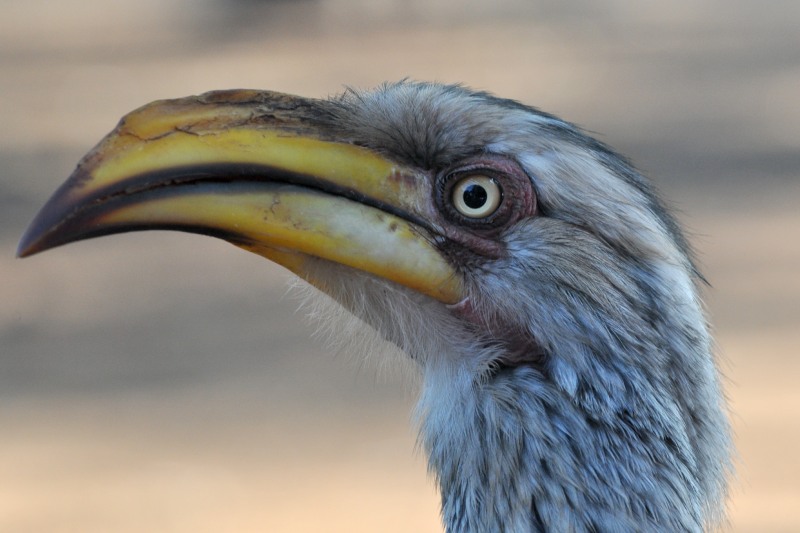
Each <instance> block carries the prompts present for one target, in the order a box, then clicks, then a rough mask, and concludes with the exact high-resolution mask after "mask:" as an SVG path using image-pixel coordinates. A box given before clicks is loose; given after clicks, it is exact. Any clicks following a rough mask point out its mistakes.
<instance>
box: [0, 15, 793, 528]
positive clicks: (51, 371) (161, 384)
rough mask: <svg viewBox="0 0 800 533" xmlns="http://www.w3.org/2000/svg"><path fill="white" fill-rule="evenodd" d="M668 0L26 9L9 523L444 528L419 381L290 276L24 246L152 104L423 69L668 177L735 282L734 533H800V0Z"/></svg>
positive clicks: (0, 102)
mask: <svg viewBox="0 0 800 533" xmlns="http://www.w3.org/2000/svg"><path fill="white" fill-rule="evenodd" d="M490 4H491V7H490ZM652 4H655V3H647V4H646V5H647V7H643V6H644V5H645V4H644V3H640V2H632V1H631V2H625V1H622V0H618V1H610V2H594V1H589V0H584V1H575V2H561V1H557V0H537V1H528V0H499V1H498V0H495V1H493V2H488V1H487V2H483V1H477V0H471V1H466V2H463V1H462V2H459V1H456V0H449V1H428V0H425V1H423V0H411V1H405V2H404V1H401V0H318V1H311V0H306V1H295V2H288V1H284V2H280V1H273V2H263V1H262V2H258V1H255V0H250V1H247V0H238V1H230V0H229V1H222V0H197V1H190V0H177V1H173V2H169V3H166V2H160V1H156V0H137V1H136V2H133V1H116V0H102V1H101V0H81V1H77V0H65V1H62V2H46V1H43V0H4V1H3V2H0V126H1V127H0V531H4V532H19V533H21V532H26V533H27V532H77V531H80V532H109V531H114V532H117V531H118V532H128V531H131V532H134V531H137V532H138V531H175V532H204V531H215V532H217V531H231V532H234V531H235V532H247V531H287V532H307V531H331V532H337V531H341V532H345V531H346V532H357V531H365V532H366V531H383V532H395V531H396V532H401V531H403V532H405V531H415V532H435V531H441V527H440V525H439V521H438V514H437V513H438V496H437V494H436V491H435V489H434V487H433V485H432V483H431V481H430V479H429V478H428V477H427V475H426V472H425V465H424V462H423V460H422V457H421V456H420V454H419V453H417V452H415V451H414V445H415V435H414V431H413V429H412V427H411V424H410V420H409V412H410V408H411V406H412V405H413V400H414V388H413V386H408V385H404V382H405V380H404V379H403V376H402V375H400V374H398V373H394V372H391V371H389V372H383V371H381V370H380V368H381V365H380V364H374V363H363V362H361V361H353V360H350V359H349V358H348V357H346V356H341V355H339V356H336V357H334V356H332V355H331V354H330V353H329V351H328V350H327V348H326V346H325V343H324V341H322V340H319V339H317V340H315V339H313V338H311V337H310V335H309V328H308V327H307V326H306V325H305V322H304V321H303V320H302V319H301V317H300V316H299V315H298V314H297V313H296V312H295V309H296V307H297V304H296V302H295V301H294V300H292V298H291V297H286V289H285V287H286V281H287V279H288V275H286V274H285V273H283V272H282V271H280V270H279V269H278V268H277V267H274V266H272V265H270V264H268V263H266V262H265V261H263V260H261V259H259V258H258V257H256V256H251V255H249V254H246V253H244V252H241V251H239V250H237V249H236V248H233V247H231V246H230V245H227V244H225V243H223V242H221V241H215V240H211V239H207V238H202V237H196V236H191V235H183V234H170V233H149V234H135V235H126V236H116V237H113V238H108V239H99V240H95V241H90V242H85V243H79V244H76V245H72V246H68V247H66V248H63V249H58V250H55V251H52V252H48V253H46V254H43V255H41V256H36V257H34V258H31V259H26V260H24V261H22V260H18V259H15V258H14V249H15V246H16V242H17V240H18V238H19V236H20V235H21V233H22V231H23V230H24V228H25V226H26V224H27V223H28V222H29V221H30V219H31V218H32V216H33V214H34V212H35V211H36V210H37V209H38V207H40V206H41V205H42V203H43V202H44V201H45V199H46V198H47V197H48V196H49V194H50V193H51V192H52V191H53V190H54V188H55V187H56V186H57V185H58V184H60V183H61V182H62V181H63V179H65V178H66V176H67V175H68V174H69V173H70V172H71V170H72V169H73V167H74V165H75V163H76V162H77V160H78V159H79V158H80V156H81V155H82V154H83V153H84V152H85V151H87V150H88V149H89V148H90V147H91V146H92V145H94V143H95V142H96V141H97V140H99V138H100V137H101V136H102V135H104V134H105V133H106V132H107V131H108V130H110V129H111V128H112V127H113V125H114V124H115V123H116V120H117V119H118V118H119V117H120V116H121V115H122V114H124V113H125V112H127V111H129V110H131V109H133V108H135V107H138V106H139V105H141V104H143V103H146V102H148V101H150V100H154V99H157V98H165V97H176V96H183V95H187V94H193V93H199V92H203V91H206V90H208V89H212V88H233V87H253V88H271V89H276V90H281V91H286V92H293V93H299V94H304V95H308V96H324V95H327V94H331V93H335V92H338V91H340V90H341V88H342V86H343V85H344V84H349V85H354V86H357V87H369V86H372V85H375V84H377V83H379V82H381V81H384V80H396V79H399V78H403V77H406V76H410V77H413V78H418V79H433V80H439V81H459V82H465V83H467V84H469V85H471V86H474V87H477V88H481V89H488V90H491V91H493V92H495V93H497V94H500V95H502V96H507V97H512V98H516V99H519V100H522V101H524V102H526V103H530V104H534V105H537V106H539V107H542V108H543V109H546V110H548V111H551V112H554V113H557V114H560V115H562V116H564V117H566V118H568V119H570V120H572V121H575V122H577V123H579V124H581V125H583V126H585V127H586V128H588V129H589V130H592V131H596V132H602V133H600V134H599V135H600V137H601V139H603V140H604V141H606V142H608V143H610V144H612V145H613V146H616V147H617V148H618V149H619V150H621V151H622V152H624V153H626V154H628V155H629V156H631V157H632V158H633V159H634V160H635V161H636V163H637V164H638V166H639V167H640V168H642V169H643V170H644V171H645V172H646V173H647V174H649V175H650V176H652V177H653V179H654V180H655V181H656V183H657V184H658V186H659V187H660V188H661V189H662V190H663V191H664V193H665V195H666V196H667V197H668V198H669V200H670V202H671V203H672V204H673V205H674V206H675V207H676V209H678V210H679V212H680V213H681V219H682V220H683V221H684V223H685V224H686V225H687V227H688V228H689V229H690V231H691V233H692V235H693V241H694V242H695V244H696V247H697V248H698V250H699V252H700V257H701V262H702V264H703V266H704V269H705V272H706V274H707V277H708V278H709V280H710V281H711V283H712V288H710V289H709V290H708V291H707V300H708V307H709V311H710V314H711V316H712V320H713V322H714V324H715V329H716V332H717V338H718V342H719V353H720V356H721V358H722V366H723V368H724V370H725V373H726V375H727V376H728V386H727V390H728V394H729V396H730V400H731V406H732V410H733V413H734V415H733V420H734V425H735V427H736V435H737V444H738V449H739V454H740V461H739V468H738V470H739V473H738V478H737V480H736V482H735V484H734V490H733V496H732V499H731V504H730V511H731V512H730V530H731V531H740V532H745V531H747V532H764V531H775V532H778V531H786V532H789V531H800V508H799V506H798V502H800V459H798V450H800V388H798V385H797V382H798V378H799V377H800V360H799V359H798V357H797V352H798V345H799V344H800V332H798V329H800V275H799V274H800V209H798V207H797V205H798V202H799V201H800V105H799V104H800V102H799V101H798V100H799V98H798V96H799V95H800V32H798V27H800V3H798V2H796V1H794V0H785V1H766V2H751V1H746V0H702V1H695V0H692V1H690V0H676V1H672V2H663V3H659V4H657V5H652Z"/></svg>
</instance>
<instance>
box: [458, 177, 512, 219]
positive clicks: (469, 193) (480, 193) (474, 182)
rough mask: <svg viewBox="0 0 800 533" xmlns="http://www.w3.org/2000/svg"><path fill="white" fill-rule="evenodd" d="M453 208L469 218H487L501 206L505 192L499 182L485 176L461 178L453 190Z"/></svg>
mask: <svg viewBox="0 0 800 533" xmlns="http://www.w3.org/2000/svg"><path fill="white" fill-rule="evenodd" d="M452 191H453V196H452V200H453V206H454V207H455V208H456V211H458V212H459V213H461V214H462V215H464V216H465V217H467V218H486V217H488V216H489V215H491V214H492V213H494V212H495V211H497V208H498V207H499V206H500V202H501V200H502V199H503V192H502V191H501V190H500V186H499V185H498V184H497V182H496V181H495V180H494V179H493V178H490V177H489V176H484V175H483V174H471V175H468V176H465V177H463V178H461V180H460V181H458V183H456V184H455V186H454V187H453V189H452Z"/></svg>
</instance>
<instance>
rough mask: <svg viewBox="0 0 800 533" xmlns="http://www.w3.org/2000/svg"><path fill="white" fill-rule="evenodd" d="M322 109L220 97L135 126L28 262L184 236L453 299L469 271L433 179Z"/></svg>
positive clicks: (92, 170)
mask: <svg viewBox="0 0 800 533" xmlns="http://www.w3.org/2000/svg"><path fill="white" fill-rule="evenodd" d="M320 105H321V103H320V102H318V101H315V100H307V99H303V98H298V97H293V96H289V95H284V94H279V93H272V92H259V91H220V92H214V93H207V94H205V95H201V96H198V97H189V98H182V99H177V100H164V101H159V102H153V103H152V104H148V105H146V106H144V107H142V108H140V109H138V110H136V111H134V112H132V113H130V114H129V115H127V116H126V117H124V118H123V119H122V120H121V121H120V123H119V125H118V126H117V128H116V129H115V130H114V131H113V132H111V133H110V134H109V135H108V136H107V137H106V138H105V139H103V141H101V142H100V144H99V145H98V146H97V147H95V148H94V149H93V150H92V151H91V152H89V153H88V154H87V155H86V156H85V157H84V159H83V160H82V161H81V162H80V163H79V164H78V168H77V169H76V170H75V172H74V173H73V174H72V176H70V178H69V179H68V180H67V182H66V183H64V185H62V186H61V188H60V189H59V190H58V191H56V193H55V194H54V195H53V197H52V198H51V199H50V200H49V201H48V203H47V204H46V205H45V206H44V207H43V208H42V210H41V211H40V212H39V214H38V215H37V216H36V218H35V219H34V221H33V222H32V224H31V226H30V228H29V229H28V231H27V232H26V233H25V235H24V236H23V238H22V241H21V242H20V245H19V251H18V253H19V255H20V257H25V256H28V255H32V254H35V253H38V252H41V251H44V250H47V249H49V248H53V247H55V246H59V245H62V244H67V243H69V242H74V241H77V240H81V239H87V238H91V237H96V236H100V235H107V234H112V233H121V232H126V231H137V230H146V229H175V230H179V231H188V232H193V233H203V234H207V235H212V236H217V237H221V238H223V239H225V240H227V241H229V242H232V243H233V244H235V245H237V246H240V247H242V248H245V249H247V250H249V251H252V252H254V253H257V254H259V255H262V256H264V257H267V258H269V259H271V260H273V261H275V262H277V263H279V264H282V265H284V266H285V267H287V268H289V269H290V270H292V271H293V272H295V273H297V274H298V275H300V276H301V277H304V278H306V279H308V280H309V281H310V282H312V283H313V282H314V280H313V279H310V275H309V274H307V273H306V270H305V267H304V265H306V264H307V262H308V261H309V260H310V258H321V259H325V260H328V261H334V262H336V263H340V264H342V265H346V266H349V267H352V268H355V269H358V270H362V271H364V272H368V273H370V274H373V275H375V276H379V277H382V278H385V279H387V280H390V281H392V282H395V283H398V284H400V285H404V286H406V287H409V288H411V289H413V290H415V291H418V292H420V293H423V294H426V295H428V296H430V297H432V298H435V299H436V300H439V301H441V302H444V303H456V302H458V301H460V300H461V299H462V294H461V292H462V289H461V280H460V276H459V275H458V274H457V273H456V271H455V270H454V269H453V267H452V266H451V265H450V264H449V263H448V261H447V260H446V259H445V258H444V257H443V256H442V255H441V254H440V253H439V251H438V250H437V248H436V246H435V244H433V241H434V239H433V237H434V235H435V233H436V231H435V228H433V227H432V226H431V224H430V223H429V222H427V221H426V219H425V216H424V209H421V208H420V206H423V205H427V202H426V196H428V197H429V195H430V194H432V192H431V190H430V188H431V186H430V182H429V180H427V179H425V177H424V176H423V175H422V174H421V173H420V171H418V170H415V169H412V168H408V167H403V166H400V165H398V164H396V163H395V162H393V161H391V160H389V159H387V158H385V157H383V156H380V155H377V154H376V153H375V152H372V151H370V150H368V149H365V148H361V147H358V146H354V145H352V144H347V143H346V142H343V141H344V140H342V139H337V135H336V133H335V132H331V131H329V130H330V128H326V127H324V126H321V125H320V123H319V121H318V120H316V119H315V116H316V113H317V108H318V107H319V106H320Z"/></svg>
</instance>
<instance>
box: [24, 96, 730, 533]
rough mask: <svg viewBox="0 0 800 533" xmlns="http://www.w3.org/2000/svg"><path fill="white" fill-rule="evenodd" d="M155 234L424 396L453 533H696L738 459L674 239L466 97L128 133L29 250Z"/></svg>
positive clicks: (242, 107) (536, 118) (624, 171)
mask: <svg viewBox="0 0 800 533" xmlns="http://www.w3.org/2000/svg"><path fill="white" fill-rule="evenodd" d="M144 229H176V230H181V231H189V232H196V233H203V234H208V235H212V236H216V237H220V238H223V239H225V240H227V241H230V242H232V243H233V244H235V245H237V246H240V247H242V248H244V249H247V250H249V251H251V252H254V253H257V254H260V255H262V256H264V257H266V258H268V259H270V260H272V261H275V262H277V263H279V264H281V265H284V266H285V267H287V268H288V269H290V270H291V271H293V272H295V273H296V274H297V275H299V276H300V277H302V278H304V279H306V280H307V281H309V282H310V283H311V284H312V285H314V286H316V287H317V288H319V289H321V290H322V291H323V292H324V293H327V294H328V295H329V296H331V297H332V298H333V300H335V301H336V302H338V303H339V304H341V306H342V307H344V308H345V309H347V310H348V311H350V312H351V313H352V314H354V315H355V316H357V317H358V318H360V319H361V320H362V321H364V322H366V323H367V324H369V325H370V326H371V327H372V328H374V329H375V330H376V331H377V332H378V333H379V334H380V335H381V336H382V337H383V338H384V339H386V340H388V341H389V342H391V343H394V344H395V345H397V346H398V347H399V348H400V349H401V350H403V351H404V352H405V353H406V354H408V356H409V357H410V358H411V359H412V360H413V361H415V362H416V363H417V365H418V366H419V368H420V370H421V373H422V376H423V386H422V392H421V395H420V402H419V416H420V425H421V435H422V441H423V443H424V445H425V448H426V451H427V454H428V458H429V464H430V468H431V470H432V471H433V472H434V474H435V476H436V478H437V480H438V482H439V485H440V489H441V493H442V505H443V520H444V523H445V525H446V527H447V529H448V531H453V532H478V531H536V530H553V531H573V530H574V531H606V530H608V531H628V530H647V531H678V530H680V531H683V530H686V531H697V530H700V529H702V528H703V527H706V526H709V525H711V524H713V523H714V522H715V521H716V520H718V519H719V518H720V517H721V512H722V511H721V509H722V506H723V503H722V502H723V500H724V495H725V479H726V474H727V471H728V465H729V462H728V457H729V452H730V444H729V430H728V425H727V422H726V416H725V407H724V401H723V400H722V395H721V388H720V384H719V378H718V373H717V370H716V367H715V363H714V359H713V356H712V354H711V349H710V344H711V342H710V339H709V334H708V331H707V326H706V322H705V319H704V316H703V312H702V309H701V302H700V299H699V296H698V288H697V285H698V284H699V280H700V279H701V278H700V276H699V275H698V273H697V270H696V269H695V267H694V264H693V261H692V258H691V253H690V251H689V248H688V246H687V243H686V241H685V239H684V237H683V236H682V233H681V231H680V229H679V228H678V225H677V224H676V223H675V221H674V219H673V218H672V217H671V215H670V214H669V213H668V212H667V210H666V209H665V208H664V206H663V205H662V203H661V201H660V200H659V199H658V198H657V196H656V194H655V193H654V191H653V189H652V187H651V186H650V185H649V184H648V182H647V181H646V180H645V179H644V178H643V177H642V176H641V175H640V174H639V173H637V172H636V171H635V170H634V169H633V168H632V167H631V166H630V165H629V164H628V162H627V161H626V160H625V159H623V158H621V157H620V156H618V155H616V154H615V153H614V152H613V151H612V150H610V149H609V148H608V147H606V146H605V145H603V144H602V143H600V142H598V141H596V140H594V139H593V138H591V137H589V136H587V135H586V134H584V133H583V132H582V131H581V130H580V129H578V128H577V127H575V126H573V125H572V124H570V123H567V122H564V121H562V120H560V119H558V118H556V117H554V116H552V115H549V114H546V113H543V112H540V111H538V110H536V109H534V108H531V107H528V106H525V105H522V104H520V103H517V102H515V101H511V100H505V99H500V98H497V97H494V96H492V95H489V94H487V93H482V92H473V91H470V90H467V89H465V88H462V87H459V86H452V85H438V84H427V83H412V82H401V83H397V84H391V85H385V86H382V87H380V88H378V89H376V90H374V91H370V92H358V91H346V92H345V93H344V94H342V95H339V96H336V97H332V98H330V99H326V100H316V99H307V98H300V97H295V96H289V95H285V94H279V93H274V92H262V91H244V90H238V91H219V92H211V93H206V94H203V95H200V96H195V97H189V98H182V99H177V100H165V101H159V102H154V103H152V104H149V105H147V106H144V107H142V108H140V109H138V110H136V111H134V112H132V113H130V114H129V115H127V116H126V117H124V118H123V119H122V120H121V122H120V123H119V125H118V126H117V128H116V129H115V130H114V131H113V132H112V133H110V134H109V135H108V136H107V137H106V138H105V139H104V140H102V141H101V142H100V144H99V145H98V146H97V147H96V148H94V149H93V150H92V151H91V152H89V153H88V154H87V155H86V156H85V158H84V159H83V160H82V161H81V162H80V163H79V165H78V167H77V169H76V171H75V172H74V174H73V175H72V176H71V177H70V178H69V180H68V181H67V182H66V183H65V184H64V185H63V186H62V187H61V188H60V189H59V190H58V191H57V192H56V193H55V195H54V196H53V197H52V198H51V199H50V201H49V202H48V203H47V204H46V205H45V207H44V208H43V209H42V211H41V212H40V213H39V215H38V216H37V217H36V219H35V220H34V222H33V223H32V225H31V227H30V228H29V230H28V232H27V233H26V234H25V236H24V237H23V239H22V242H21V243H20V248H19V254H20V256H27V255H31V254H34V253H37V252H40V251H43V250H46V249H49V248H52V247H55V246H59V245H62V244H66V243H69V242H72V241H76V240H80V239H86V238H90V237H95V236H99V235H105V234H111V233H120V232H125V231H136V230H144Z"/></svg>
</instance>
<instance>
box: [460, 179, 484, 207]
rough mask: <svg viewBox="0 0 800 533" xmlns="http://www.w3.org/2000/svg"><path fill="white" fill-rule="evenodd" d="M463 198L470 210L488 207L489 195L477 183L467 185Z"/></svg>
mask: <svg viewBox="0 0 800 533" xmlns="http://www.w3.org/2000/svg"><path fill="white" fill-rule="evenodd" d="M463 198H464V203H465V204H467V207H469V208H470V209H478V208H481V207H483V206H484V205H486V200H487V199H488V194H487V193H486V189H484V188H483V187H482V186H480V185H477V184H475V183H470V184H469V185H467V188H466V189H464V196H463Z"/></svg>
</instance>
